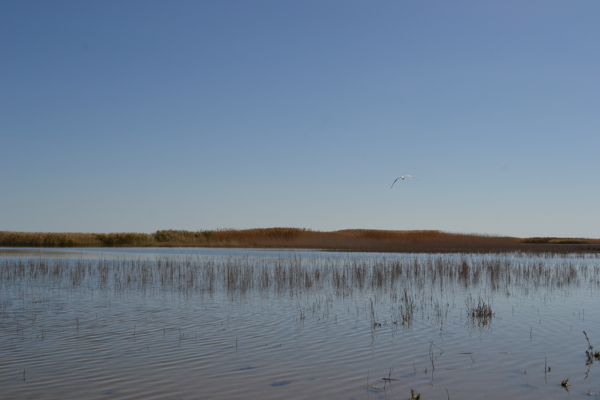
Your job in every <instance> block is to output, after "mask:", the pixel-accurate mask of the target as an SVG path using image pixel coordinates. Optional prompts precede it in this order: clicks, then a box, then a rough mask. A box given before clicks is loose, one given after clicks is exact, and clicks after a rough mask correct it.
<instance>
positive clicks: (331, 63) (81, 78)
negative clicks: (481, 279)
mask: <svg viewBox="0 0 600 400" xmlns="http://www.w3.org/2000/svg"><path fill="white" fill-rule="evenodd" d="M599 21H600V2H598V1H591V0H588V1H549V0H543V1H521V0H519V1H497V2H488V1H485V2H482V1H452V2H448V1H376V2H374V1H361V2H357V1H322V0H318V1H306V0H302V1H280V0H276V1H161V2H159V1H148V0H144V1H22V0H19V1H11V0H3V1H1V2H0V110H1V111H0V135H1V136H0V138H1V140H0V230H11V231H51V232H65V231H72V232H123V231H136V232H153V231H155V230H158V229H187V230H200V229H215V228H238V229H243V228H259V227H275V226H290V227H303V228H311V229H315V230H327V231H329V230H337V229H346V228H374V229H398V230H404V229H440V230H445V231H451V232H465V233H472V232H474V233H484V234H501V235H511V236H520V237H526V236H580V237H581V236H583V237H600V74H599V73H598V71H600V23H599ZM405 174H411V175H414V176H415V177H417V178H419V179H420V181H416V180H405V181H399V182H397V183H396V185H395V186H394V188H393V189H390V185H391V184H392V182H393V180H394V179H395V178H397V177H398V176H400V175H405Z"/></svg>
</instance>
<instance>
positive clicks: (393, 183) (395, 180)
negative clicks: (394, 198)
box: [390, 177, 402, 189]
mask: <svg viewBox="0 0 600 400" xmlns="http://www.w3.org/2000/svg"><path fill="white" fill-rule="evenodd" d="M400 178H402V177H400ZM400 178H396V180H395V181H394V183H396V181H397V180H398V179H400ZM394 183H392V186H390V189H391V188H393V187H394Z"/></svg>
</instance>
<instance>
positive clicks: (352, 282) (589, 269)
mask: <svg viewBox="0 0 600 400" xmlns="http://www.w3.org/2000/svg"><path fill="white" fill-rule="evenodd" d="M583 260H585V259H583ZM590 260H591V261H593V260H594V259H588V261H590ZM8 282H23V283H26V284H28V285H33V284H44V285H52V284H57V285H61V286H64V285H67V286H70V287H78V286H82V285H85V286H86V287H90V288H98V289H113V290H115V291H123V290H127V289H137V290H146V289H152V290H168V291H179V292H182V293H193V292H208V293H211V292H214V291H216V290H225V291H227V292H229V293H246V292H248V291H257V292H268V291H274V292H284V291H285V292H290V293H299V292H311V291H324V292H331V291H332V292H334V293H335V294H336V295H338V296H349V295H351V294H352V293H354V292H355V291H359V292H360V291H380V292H391V293H394V296H395V298H396V299H397V300H398V301H399V302H400V303H402V307H403V310H405V311H410V310H412V309H414V308H415V303H416V301H415V298H414V296H413V294H414V293H415V292H417V291H423V290H429V291H435V290H439V291H440V292H443V291H444V290H445V289H446V288H450V287H458V288H460V287H462V288H473V287H485V288H486V290H487V289H490V290H491V291H496V292H503V293H509V292H510V291H511V290H514V288H523V289H525V290H535V289H540V288H543V289H544V290H554V289H560V288H564V287H571V286H579V285H581V284H584V283H585V284H591V285H593V286H598V287H600V265H599V264H596V263H594V262H591V263H590V262H587V263H582V264H576V263H575V262H574V261H573V260H572V259H558V260H555V261H554V262H552V263H548V262H547V261H545V259H543V258H527V257H508V256H506V257H505V256H491V255H487V256H477V255H460V256H457V255H447V256H444V255H438V256H429V257H406V258H401V259H398V258H374V257H365V258H362V257H358V256H356V257H355V256H351V255H350V254H349V255H348V256H347V257H344V256H338V257H327V256H322V257H317V256H309V257H302V256H300V255H291V256H281V257H274V258H266V257H265V258H252V259H251V258H249V257H248V256H240V257H235V256H230V257H224V258H217V257H213V258H210V257H209V258H194V257H186V258H175V257H164V256H161V257H158V258H156V259H142V258H136V259H118V260H107V259H99V260H88V259H76V260H73V259H62V258H3V259H1V260H0V284H2V283H8ZM486 307H487V306H486V304H485V302H483V301H482V300H479V302H475V301H473V300H471V303H470V305H469V307H468V308H469V309H470V310H473V312H474V313H475V318H476V319H482V317H483V316H485V315H487V314H489V313H487V311H486V310H487V308H486ZM400 319H401V320H406V318H405V317H402V318H400Z"/></svg>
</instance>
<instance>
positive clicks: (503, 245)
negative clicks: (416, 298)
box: [0, 228, 600, 254]
mask: <svg viewBox="0 0 600 400" xmlns="http://www.w3.org/2000/svg"><path fill="white" fill-rule="evenodd" d="M0 246H4V247H180V246H185V247H241V248H243V247H261V248H295V249H297V248H304V249H327V250H343V251H369V252H398V253H473V252H475V253H506V252H515V251H519V252H526V253H553V254H560V253H573V252H583V253H585V252H593V253H599V252H600V239H577V238H567V239H560V238H527V239H520V238H514V237H504V236H490V235H478V234H460V233H448V232H442V231H436V230H417V231H393V230H368V229H348V230H340V231H332V232H321V231H313V230H310V229H300V228H266V229H245V230H235V229H218V230H200V231H185V230H159V231H156V232H154V233H152V234H148V233H43V232H33V233H31V232H9V231H0Z"/></svg>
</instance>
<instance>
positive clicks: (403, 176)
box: [390, 175, 420, 189]
mask: <svg viewBox="0 0 600 400" xmlns="http://www.w3.org/2000/svg"><path fill="white" fill-rule="evenodd" d="M404 178H413V179H417V178H415V177H414V176H412V175H402V176H400V177H398V178H396V180H395V181H394V183H396V181H397V180H398V179H402V180H404ZM417 180H418V181H420V179H417ZM394 183H392V186H390V189H391V188H393V187H394Z"/></svg>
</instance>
